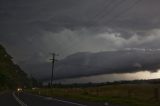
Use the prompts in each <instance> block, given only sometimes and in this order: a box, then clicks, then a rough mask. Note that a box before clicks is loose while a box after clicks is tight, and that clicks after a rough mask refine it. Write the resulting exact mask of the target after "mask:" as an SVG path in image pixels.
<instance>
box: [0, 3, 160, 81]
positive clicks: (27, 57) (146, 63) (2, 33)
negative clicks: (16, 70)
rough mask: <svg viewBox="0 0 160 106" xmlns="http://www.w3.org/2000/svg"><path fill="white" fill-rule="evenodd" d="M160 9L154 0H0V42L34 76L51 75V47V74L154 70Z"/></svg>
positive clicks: (157, 62)
mask: <svg viewBox="0 0 160 106" xmlns="http://www.w3.org/2000/svg"><path fill="white" fill-rule="evenodd" d="M159 10H160V1H159V0H27V1H26V0H1V1H0V43H1V44H2V45H4V46H5V47H6V49H7V51H8V52H9V53H10V54H11V55H12V56H13V57H14V61H15V62H16V63H17V64H19V65H20V66H21V67H22V68H23V69H24V71H26V72H27V73H29V74H32V75H33V76H36V77H38V78H44V79H45V78H48V77H49V76H50V67H51V64H50V63H49V58H51V55H50V53H51V52H55V53H57V54H59V56H57V58H58V59H59V62H57V63H56V66H57V68H55V69H56V70H57V71H56V72H55V76H56V78H70V77H80V76H88V75H89V76H90V75H97V74H108V73H110V74H112V73H113V74H114V73H134V72H138V71H146V70H147V71H149V72H155V71H157V70H158V69H159V68H160V64H159V61H160V56H159V53H160V47H159V45H160V42H159V41H160V14H159ZM128 53H129V54H128ZM102 54H103V55H102ZM121 62H122V64H119V63H121ZM73 63H77V64H78V65H77V64H76V65H75V64H73Z"/></svg>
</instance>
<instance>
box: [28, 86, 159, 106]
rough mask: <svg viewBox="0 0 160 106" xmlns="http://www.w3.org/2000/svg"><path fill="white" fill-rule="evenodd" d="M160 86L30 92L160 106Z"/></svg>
mask: <svg viewBox="0 0 160 106" xmlns="http://www.w3.org/2000/svg"><path fill="white" fill-rule="evenodd" d="M157 88H158V89H160V85H159V84H155V85H152V84H117V85H106V86H100V87H87V88H53V89H47V88H39V89H35V90H27V91H28V92H31V93H34V94H38V95H43V96H50V97H62V98H70V99H75V100H79V101H91V102H110V103H115V104H122V105H127V106H160V100H158V99H159V98H160V97H158V96H159V95H160V94H159V92H158V90H157Z"/></svg>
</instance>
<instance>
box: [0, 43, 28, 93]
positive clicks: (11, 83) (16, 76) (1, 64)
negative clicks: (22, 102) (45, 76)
mask: <svg viewBox="0 0 160 106" xmlns="http://www.w3.org/2000/svg"><path fill="white" fill-rule="evenodd" d="M29 85H30V79H28V77H27V74H26V73H25V72H24V71H22V69H21V68H20V67H19V66H18V65H17V64H15V63H14V62H13V61H12V57H11V56H10V55H9V54H8V53H7V52H6V50H5V48H4V47H3V46H2V45H0V91H4V90H7V89H15V88H17V87H27V86H29Z"/></svg>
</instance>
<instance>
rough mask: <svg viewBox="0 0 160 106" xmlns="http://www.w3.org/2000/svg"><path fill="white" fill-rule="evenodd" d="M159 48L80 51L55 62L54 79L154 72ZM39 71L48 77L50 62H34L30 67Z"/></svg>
mask: <svg viewBox="0 0 160 106" xmlns="http://www.w3.org/2000/svg"><path fill="white" fill-rule="evenodd" d="M159 61H160V50H145V49H136V48H135V49H132V50H131V49H130V50H129V49H128V50H122V51H110V52H99V53H89V52H81V53H76V54H72V55H70V56H67V57H66V58H64V59H63V60H61V61H59V62H57V63H56V67H55V71H54V75H55V78H56V79H59V78H60V79H63V78H71V77H81V76H90V75H97V74H113V73H134V72H138V71H146V70H147V71H149V72H156V71H157V70H158V69H159V68H160V62H159ZM33 67H34V68H35V69H36V70H39V71H40V74H39V76H37V77H39V78H41V77H42V76H43V78H44V77H45V78H46V79H47V78H49V77H50V73H51V72H50V67H51V64H50V63H40V64H35V65H33V66H32V67H30V69H32V68H33Z"/></svg>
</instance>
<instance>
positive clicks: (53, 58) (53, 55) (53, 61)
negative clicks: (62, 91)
mask: <svg viewBox="0 0 160 106" xmlns="http://www.w3.org/2000/svg"><path fill="white" fill-rule="evenodd" d="M55 55H56V54H55V53H52V59H50V60H51V61H52V75H51V85H50V86H51V87H53V70H54V63H55V61H56V60H55Z"/></svg>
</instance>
